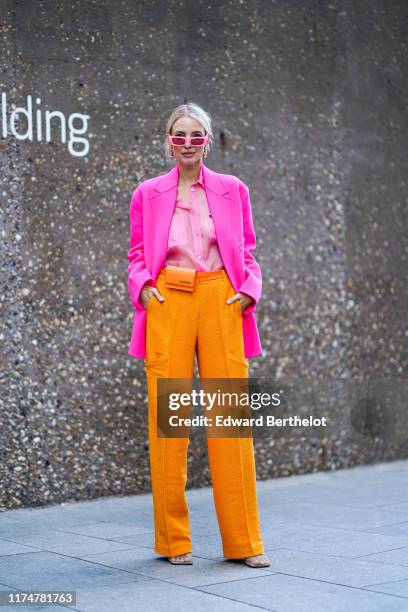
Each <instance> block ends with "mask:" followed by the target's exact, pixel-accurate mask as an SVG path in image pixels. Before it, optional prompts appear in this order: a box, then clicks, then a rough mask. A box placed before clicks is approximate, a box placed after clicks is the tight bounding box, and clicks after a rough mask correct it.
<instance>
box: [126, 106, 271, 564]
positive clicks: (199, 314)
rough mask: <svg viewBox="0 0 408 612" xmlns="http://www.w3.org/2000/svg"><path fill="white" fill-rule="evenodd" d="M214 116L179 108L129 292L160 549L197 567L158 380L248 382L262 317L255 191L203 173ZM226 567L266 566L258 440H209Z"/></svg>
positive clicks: (143, 205) (132, 264) (144, 194)
mask: <svg viewBox="0 0 408 612" xmlns="http://www.w3.org/2000/svg"><path fill="white" fill-rule="evenodd" d="M212 142H213V134H212V129H211V119H210V116H209V115H208V114H207V113H206V112H205V111H204V110H203V109H202V108H201V107H199V106H198V105H196V104H193V103H190V104H183V105H181V106H179V107H177V108H176V109H175V110H174V111H173V113H172V114H171V116H170V118H169V120H168V123H167V127H166V140H165V147H166V151H167V152H168V154H169V156H170V158H174V159H175V160H176V165H175V166H174V168H172V169H171V170H170V171H169V172H168V173H166V174H164V175H160V176H158V177H154V178H151V179H148V180H145V181H143V182H142V183H141V184H140V185H139V186H138V187H137V188H136V190H135V191H134V192H133V194H132V199H131V204H130V250H129V253H128V260H129V268H128V270H129V280H128V288H129V295H130V298H131V300H132V304H133V305H134V307H135V313H134V319H133V331H132V338H131V342H130V347H129V355H131V356H132V357H139V358H144V359H145V372H146V379H147V386H148V400H149V410H148V412H149V415H148V416H149V444H150V471H151V479H152V492H153V506H154V526H155V552H157V553H158V554H160V555H164V556H166V557H167V558H168V560H169V561H170V562H171V563H174V564H190V565H191V564H192V557H191V550H192V543H191V536H190V528H189V512H188V506H187V502H186V498H185V487H186V482H187V449H188V445H189V438H188V437H184V438H164V437H158V436H157V378H158V377H160V378H189V379H192V378H193V374H194V357H195V355H196V356H197V363H198V370H199V375H200V378H217V377H218V378H234V377H235V378H247V377H248V367H249V364H248V359H247V358H248V357H254V356H256V355H259V354H260V353H261V352H262V348H261V343H260V340H259V334H258V329H257V325H256V321H255V317H254V311H255V308H256V304H257V302H258V301H259V298H260V293H261V286H262V277H261V270H260V267H259V264H258V263H257V262H256V260H255V258H254V256H253V255H252V251H253V250H254V249H255V245H256V239H255V233H254V227H253V222H252V213H251V204H250V199H249V191H248V188H247V187H246V185H245V184H244V183H243V182H242V181H241V180H239V179H238V178H237V177H235V176H232V175H227V174H219V173H217V172H214V171H212V170H210V169H209V168H207V166H205V165H204V163H203V158H206V157H207V151H208V150H209V148H210V145H211V143H212ZM207 444H208V456H209V465H210V471H211V479H212V482H213V492H214V503H215V508H216V512H217V518H218V523H219V527H220V531H221V537H222V544H223V553H224V556H225V557H226V558H233V559H242V560H244V562H245V563H246V564H247V565H249V566H250V567H268V566H269V565H270V563H269V559H268V558H267V556H266V555H265V554H264V547H263V543H262V538H261V534H260V530H259V516H258V506H257V495H256V471H255V459H254V450H253V442H252V438H250V437H248V438H240V437H235V438H216V437H207Z"/></svg>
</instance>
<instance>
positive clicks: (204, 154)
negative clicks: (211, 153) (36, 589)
mask: <svg viewBox="0 0 408 612" xmlns="http://www.w3.org/2000/svg"><path fill="white" fill-rule="evenodd" d="M203 157H204V159H205V158H206V157H207V147H204V151H203Z"/></svg>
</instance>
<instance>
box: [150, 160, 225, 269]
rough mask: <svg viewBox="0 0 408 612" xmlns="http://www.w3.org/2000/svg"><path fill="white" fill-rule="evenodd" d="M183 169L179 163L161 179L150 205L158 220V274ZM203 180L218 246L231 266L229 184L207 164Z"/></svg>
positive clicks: (157, 183)
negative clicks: (179, 166)
mask: <svg viewBox="0 0 408 612" xmlns="http://www.w3.org/2000/svg"><path fill="white" fill-rule="evenodd" d="M178 178H179V170H178V165H177V164H176V165H175V166H174V167H173V168H172V169H171V170H170V171H169V172H167V173H166V174H163V175H161V176H159V177H158V178H157V181H156V182H155V183H154V184H153V188H152V192H151V194H150V207H151V210H152V215H153V219H154V226H155V239H154V262H155V264H156V266H157V267H156V270H154V274H156V273H158V272H159V271H160V269H161V268H162V267H163V265H164V263H165V260H166V254H167V244H168V236H169V231H170V224H171V219H172V216H173V212H174V208H175V206H176V197H177V186H178ZM203 182H204V185H205V190H206V194H207V200H208V207H209V209H210V212H211V215H212V218H213V222H214V227H215V233H216V236H217V241H218V248H219V250H220V254H221V257H222V259H223V261H224V263H225V265H226V266H227V265H228V264H227V262H229V261H230V259H231V253H230V249H231V246H232V243H233V200H232V197H231V195H230V190H229V187H228V185H227V184H226V183H225V182H224V181H223V180H222V178H221V176H220V175H219V174H218V173H217V172H213V171H212V170H210V169H209V168H207V166H205V165H204V164H203Z"/></svg>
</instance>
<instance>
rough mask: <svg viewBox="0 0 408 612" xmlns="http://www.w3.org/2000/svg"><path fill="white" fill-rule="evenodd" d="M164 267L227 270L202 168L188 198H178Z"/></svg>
mask: <svg viewBox="0 0 408 612" xmlns="http://www.w3.org/2000/svg"><path fill="white" fill-rule="evenodd" d="M165 265H166V266H167V265H173V266H184V267H187V268H196V270H199V271H204V272H213V271H214V270H220V269H221V268H223V267H224V263H223V261H222V259H221V255H220V252H219V250H218V243H217V237H216V234H215V228H214V222H213V220H212V217H211V211H210V209H209V207H208V202H207V196H206V192H205V185H204V180H203V167H202V165H201V166H200V176H199V178H198V181H196V182H195V183H193V184H192V185H191V187H190V190H189V199H188V201H184V200H181V199H178V200H177V201H176V205H175V208H174V213H173V217H172V220H171V225H170V231H169V239H168V244H167V256H166V262H165Z"/></svg>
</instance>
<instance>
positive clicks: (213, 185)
mask: <svg viewBox="0 0 408 612" xmlns="http://www.w3.org/2000/svg"><path fill="white" fill-rule="evenodd" d="M178 179H179V168H178V164H177V163H176V165H175V166H173V168H172V169H171V170H170V171H169V172H167V173H166V174H162V175H161V176H159V177H158V178H157V181H156V183H155V184H154V186H153V187H154V189H155V190H156V191H158V192H163V191H167V190H168V189H172V188H173V187H176V186H177V185H178ZM199 180H200V181H202V182H203V184H204V186H205V188H209V189H211V190H212V191H214V192H215V193H216V194H218V195H220V196H222V195H224V194H226V193H228V192H229V187H228V185H226V183H224V181H223V180H222V178H221V177H220V175H219V174H218V173H217V172H214V171H213V170H211V169H210V168H207V166H206V165H205V164H204V163H202V164H201V167H200V177H199Z"/></svg>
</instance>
